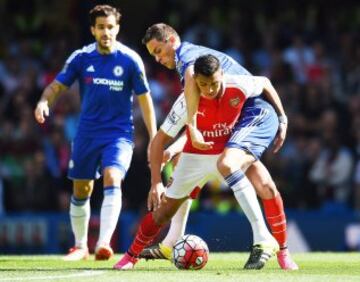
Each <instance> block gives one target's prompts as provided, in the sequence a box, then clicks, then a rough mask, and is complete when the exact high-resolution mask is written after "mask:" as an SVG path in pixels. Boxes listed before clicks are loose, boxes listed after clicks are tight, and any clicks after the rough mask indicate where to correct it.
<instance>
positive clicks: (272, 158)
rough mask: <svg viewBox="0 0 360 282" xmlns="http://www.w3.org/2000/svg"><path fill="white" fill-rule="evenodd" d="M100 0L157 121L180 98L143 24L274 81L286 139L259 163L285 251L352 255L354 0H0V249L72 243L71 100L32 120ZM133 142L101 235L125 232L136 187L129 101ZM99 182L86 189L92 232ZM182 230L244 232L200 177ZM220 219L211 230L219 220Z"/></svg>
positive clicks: (143, 180) (359, 125)
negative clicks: (165, 26) (165, 28)
mask: <svg viewBox="0 0 360 282" xmlns="http://www.w3.org/2000/svg"><path fill="white" fill-rule="evenodd" d="M100 3H110V4H113V5H115V6H117V7H119V8H120V10H121V12H122V14H123V17H122V21H121V31H120V36H119V39H120V40H121V41H122V42H124V43H125V44H127V45H129V46H131V47H132V48H134V49H135V50H137V51H138V52H139V53H140V54H141V55H142V58H143V60H144V62H145V64H146V69H147V73H148V77H149V80H150V84H151V89H152V95H153V98H154V101H155V105H156V110H157V116H158V122H159V123H160V122H161V121H162V119H163V118H164V116H165V115H166V113H167V112H168V110H169V109H170V107H171V105H172V102H173V101H174V99H175V98H176V96H177V94H178V93H179V92H180V89H181V88H180V85H179V83H178V78H177V77H176V73H175V72H170V71H168V70H166V69H164V68H163V67H161V66H159V65H157V64H156V63H155V62H154V61H153V59H152V58H151V57H150V56H149V55H148V54H147V52H146V50H145V47H144V46H143V45H141V38H142V36H143V34H144V32H145V30H146V28H147V27H148V26H149V25H151V24H153V23H156V22H167V23H169V24H171V25H173V26H174V27H175V28H176V29H177V30H178V32H179V33H180V35H181V36H182V39H183V40H188V41H192V42H194V43H199V44H203V45H207V46H210V47H212V48H215V49H219V50H222V51H224V52H226V53H228V54H230V55H231V56H233V57H234V58H235V59H236V60H238V61H239V62H240V63H241V64H243V65H244V66H245V67H247V68H248V69H249V70H250V71H251V72H252V73H253V74H258V75H266V76H268V77H269V78H271V80H272V81H273V83H274V85H275V87H276V88H277V89H278V91H279V93H280V95H281V97H282V99H283V102H284V105H285V109H286V111H287V114H288V116H289V131H288V137H287V140H286V143H285V145H284V147H283V149H282V150H281V152H280V153H279V154H278V155H273V154H272V153H267V154H266V155H265V156H264V157H263V161H264V163H265V164H266V165H267V166H268V168H269V170H270V172H271V174H272V176H273V177H274V179H275V181H276V183H277V185H278V187H279V189H280V191H281V193H282V195H283V198H284V202H285V205H286V208H287V212H288V218H289V222H290V248H292V249H295V250H298V251H306V250H356V249H357V250H358V249H360V231H359V230H360V227H359V225H360V224H359V217H360V5H359V3H358V2H357V1H333V2H332V3H331V4H329V2H327V1H286V3H285V2H284V1H279V0H273V1H266V0H257V1H251V3H249V1H235V0H221V1H217V0H214V1H187V0H152V1H137V0H132V1H128V0H124V1H80V0H78V1H70V0H63V1H49V0H28V1H11V0H0V17H1V26H2V32H1V33H0V253H48V252H65V250H66V249H67V248H68V247H69V246H70V244H71V242H72V238H71V233H70V229H69V228H70V227H69V219H68V215H67V211H68V206H69V199H70V194H71V182H70V181H69V180H67V179H66V171H67V163H68V160H69V154H70V145H69V144H70V140H71V139H72V137H73V136H74V132H75V129H76V121H77V118H78V110H79V100H78V95H77V88H76V85H75V86H74V87H73V88H72V89H70V90H69V91H68V92H67V93H65V94H64V95H62V97H61V98H60V100H59V101H58V103H57V105H56V107H55V108H54V109H53V111H52V115H51V117H50V118H49V119H48V121H47V123H46V124H45V125H44V126H39V125H38V124H36V122H35V120H34V118H33V109H34V107H35V103H36V102H37V100H38V99H39V97H40V95H41V92H42V90H43V88H44V87H45V86H46V85H47V84H48V83H49V82H50V81H51V80H52V79H53V78H54V75H55V74H56V72H57V71H59V70H60V69H61V68H62V65H63V63H64V61H65V59H66V58H67V56H69V54H70V53H71V52H72V51H73V50H75V49H77V48H79V47H81V46H82V45H84V44H88V43H90V42H92V37H91V34H90V32H89V22H88V18H87V15H88V11H89V9H91V8H92V7H93V6H94V5H95V4H100ZM134 111H135V117H136V118H135V121H136V138H135V142H136V148H135V153H134V158H133V162H132V165H131V169H130V171H129V173H128V176H127V179H126V181H125V185H124V189H123V191H124V205H123V211H122V214H121V219H120V222H119V228H118V230H117V233H116V235H115V236H114V244H115V245H116V246H117V250H122V249H124V248H125V247H126V246H127V244H128V241H129V240H130V239H131V236H132V232H133V231H134V228H135V226H136V223H137V218H138V216H139V215H140V214H142V213H143V212H144V207H145V206H144V201H145V199H146V195H147V191H148V188H149V171H148V168H147V164H146V159H145V150H146V148H145V147H146V144H147V140H146V137H145V136H146V134H145V130H144V126H143V124H142V122H141V120H140V118H139V115H140V113H139V112H138V110H137V108H136V107H135V109H134ZM99 184H101V183H98V185H97V186H98V187H97V188H96V189H95V193H94V195H93V197H92V202H91V204H92V207H93V215H94V216H93V219H92V221H91V232H90V242H92V243H93V241H95V240H96V230H97V226H98V219H97V217H96V214H97V213H98V210H99V207H100V203H101V197H102V190H101V185H99ZM193 210H194V211H196V213H194V214H193V215H191V217H190V218H191V220H190V225H189V229H188V230H189V231H190V232H193V233H196V234H198V235H200V236H202V237H204V239H205V240H207V241H208V242H209V243H210V244H209V245H210V248H213V249H216V250H243V249H244V248H246V247H247V246H248V244H249V242H250V238H249V232H250V229H249V226H248V225H247V223H246V220H245V219H244V217H243V216H242V214H241V211H240V210H239V208H238V207H237V204H236V203H235V201H234V199H233V196H232V193H231V192H230V191H229V190H227V189H226V188H224V187H223V186H222V185H220V184H219V183H210V184H209V185H207V187H206V188H205V190H204V191H203V192H202V195H201V198H200V200H199V201H198V202H197V203H196V204H195V205H194V207H193ZM220 226H221V228H220Z"/></svg>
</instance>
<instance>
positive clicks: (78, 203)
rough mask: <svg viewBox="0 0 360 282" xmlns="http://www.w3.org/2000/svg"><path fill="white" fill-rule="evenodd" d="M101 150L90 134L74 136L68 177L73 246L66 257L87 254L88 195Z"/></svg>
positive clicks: (82, 257) (81, 256)
mask: <svg viewBox="0 0 360 282" xmlns="http://www.w3.org/2000/svg"><path fill="white" fill-rule="evenodd" d="M99 156H100V152H99V146H98V144H97V143H96V142H95V141H94V140H93V139H89V138H78V137H77V138H75V140H74V142H73V144H72V155H71V160H70V162H69V172H68V177H69V178H71V179H73V195H72V197H71V201H70V212H69V213H70V221H71V228H72V231H73V233H74V237H75V246H74V247H73V248H71V249H70V251H69V253H68V254H67V255H66V256H64V258H63V259H64V260H66V261H76V260H81V259H86V258H87V257H88V254H89V252H88V246H87V239H88V226H89V220H90V196H91V193H92V190H93V186H94V181H93V179H95V178H96V177H97V176H98V175H97V165H98V160H99Z"/></svg>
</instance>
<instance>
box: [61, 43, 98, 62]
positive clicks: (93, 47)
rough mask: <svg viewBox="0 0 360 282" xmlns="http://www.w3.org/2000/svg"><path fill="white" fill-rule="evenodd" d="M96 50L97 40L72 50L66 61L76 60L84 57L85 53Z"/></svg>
mask: <svg viewBox="0 0 360 282" xmlns="http://www.w3.org/2000/svg"><path fill="white" fill-rule="evenodd" d="M95 51H96V43H95V42H94V43H91V44H88V45H85V46H83V47H82V48H79V49H77V50H75V51H74V52H72V54H71V55H70V56H69V58H68V59H67V61H66V62H67V63H70V62H72V61H73V60H76V59H78V58H80V57H82V56H83V55H86V54H92V53H94V52H95Z"/></svg>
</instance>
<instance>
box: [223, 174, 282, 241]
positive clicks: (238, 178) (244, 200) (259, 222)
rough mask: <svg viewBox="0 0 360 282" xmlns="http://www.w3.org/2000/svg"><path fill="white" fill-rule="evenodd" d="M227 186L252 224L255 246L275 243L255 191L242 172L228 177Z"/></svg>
mask: <svg viewBox="0 0 360 282" xmlns="http://www.w3.org/2000/svg"><path fill="white" fill-rule="evenodd" d="M225 180H226V182H227V184H228V185H229V186H230V187H231V189H232V190H233V191H234V195H235V198H236V200H237V201H238V203H239V205H240V207H241V208H242V210H243V211H244V214H245V215H246V217H247V219H248V220H249V222H250V224H251V228H252V231H253V241H254V245H255V244H261V243H269V242H271V243H272V242H274V240H275V239H274V238H273V237H272V235H271V234H270V232H269V230H268V228H267V226H266V224H265V220H264V217H263V215H262V212H261V208H260V205H259V201H258V199H257V196H256V193H255V189H254V187H253V186H252V184H251V183H250V181H249V180H248V178H247V177H246V176H245V175H244V173H243V172H242V171H241V170H237V171H235V172H234V173H232V174H230V175H229V176H227V177H226V179H225Z"/></svg>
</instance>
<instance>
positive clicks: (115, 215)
mask: <svg viewBox="0 0 360 282" xmlns="http://www.w3.org/2000/svg"><path fill="white" fill-rule="evenodd" d="M121 204H122V193H121V189H120V187H117V186H109V187H104V199H103V202H102V205H101V211H100V234H99V240H98V243H97V245H98V246H99V245H109V244H110V240H111V237H112V235H113V233H114V231H115V228H116V225H117V223H118V219H119V215H120V210H121Z"/></svg>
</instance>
